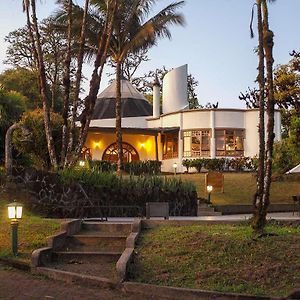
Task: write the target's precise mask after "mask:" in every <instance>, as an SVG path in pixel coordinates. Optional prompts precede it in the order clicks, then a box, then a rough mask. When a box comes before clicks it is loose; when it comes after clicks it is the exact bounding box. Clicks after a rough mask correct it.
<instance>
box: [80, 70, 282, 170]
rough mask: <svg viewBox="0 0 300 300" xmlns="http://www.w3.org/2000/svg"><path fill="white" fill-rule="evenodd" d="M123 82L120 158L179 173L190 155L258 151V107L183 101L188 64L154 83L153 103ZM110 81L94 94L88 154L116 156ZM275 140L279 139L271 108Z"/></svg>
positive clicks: (277, 121)
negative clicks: (196, 105)
mask: <svg viewBox="0 0 300 300" xmlns="http://www.w3.org/2000/svg"><path fill="white" fill-rule="evenodd" d="M121 86H122V131H123V148H124V149H123V157H124V160H125V161H138V160H160V161H162V171H164V172H173V165H174V163H176V164H177V171H178V172H183V171H184V168H183V166H182V161H183V160H184V159H194V158H202V157H205V158H220V157H226V158H232V157H243V156H249V157H253V156H255V155H257V154H258V150H259V136H258V122H259V111H258V109H193V110H189V109H188V108H187V107H188V102H187V66H186V65H185V66H182V67H179V68H177V69H174V70H172V71H170V72H169V73H168V74H167V75H166V76H165V77H164V81H163V87H162V88H163V91H162V110H163V111H162V113H161V112H160V106H161V105H160V100H161V93H160V86H159V84H158V82H155V83H154V86H153V106H152V105H150V103H149V102H148V101H147V100H146V99H145V98H144V96H143V95H141V94H139V93H138V91H137V90H136V89H135V88H134V87H133V86H132V85H131V84H130V83H129V82H128V81H126V80H122V81H121ZM114 95H115V82H114V83H112V85H111V86H109V87H108V88H107V89H106V90H104V91H103V92H102V93H101V94H100V95H99V97H98V99H97V102H96V106H95V112H94V115H93V118H92V121H91V124H90V130H89V134H88V137H87V140H86V144H85V146H86V149H88V151H89V153H90V155H91V157H92V159H96V160H110V161H116V160H117V145H116V135H115V96H114ZM274 133H275V139H276V140H280V139H281V118H280V112H279V111H275V128H274Z"/></svg>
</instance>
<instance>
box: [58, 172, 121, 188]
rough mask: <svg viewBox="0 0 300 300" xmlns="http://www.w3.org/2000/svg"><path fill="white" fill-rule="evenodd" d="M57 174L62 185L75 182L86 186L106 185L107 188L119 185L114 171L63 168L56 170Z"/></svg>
mask: <svg viewBox="0 0 300 300" xmlns="http://www.w3.org/2000/svg"><path fill="white" fill-rule="evenodd" d="M58 175H59V177H58V178H59V180H60V182H61V183H62V184H64V185H72V184H74V183H76V182H80V183H82V184H84V185H87V186H93V187H99V186H106V187H107V188H112V187H116V186H118V185H119V179H118V177H117V176H116V175H115V174H114V173H107V172H105V173H102V172H99V171H92V170H89V169H86V168H73V169H63V170H61V171H59V172H58Z"/></svg>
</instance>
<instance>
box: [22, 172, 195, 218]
mask: <svg viewBox="0 0 300 300" xmlns="http://www.w3.org/2000/svg"><path fill="white" fill-rule="evenodd" d="M25 172H26V171H25ZM26 174H27V175H25V174H24V175H20V176H25V177H26V178H30V177H32V179H30V180H31V181H30V182H32V183H28V184H27V187H28V189H29V192H30V194H32V195H36V197H37V198H34V199H33V200H32V201H33V204H32V205H33V206H34V207H35V209H37V210H38V211H43V212H45V213H46V214H47V216H56V217H82V216H89V217H93V216H98V217H99V210H96V208H97V207H98V206H135V207H139V208H141V209H142V210H145V207H146V202H169V205H170V214H171V215H196V207H197V192H196V187H195V185H194V184H193V183H191V182H185V181H182V180H181V179H180V178H177V177H162V176H121V177H120V176H117V175H116V174H115V173H107V172H104V173H102V172H99V171H95V170H94V171H92V170H89V169H87V168H74V169H64V170H61V171H59V172H58V173H47V172H42V171H35V172H30V173H26ZM30 174H31V175H30ZM41 182H43V184H41ZM79 184H80V187H79ZM50 186H51V188H50ZM48 187H49V188H48ZM48 189H49V190H51V193H50V194H49V195H48V196H49V198H48V196H47V192H46V191H47V190H48ZM41 190H43V193H42V194H43V199H42V201H39V198H38V197H39V195H40V194H41ZM66 190H69V191H70V194H68V196H67V197H66V198H64V200H63V208H59V207H57V205H58V202H57V199H63V197H64V193H65V191H66ZM83 190H84V195H87V197H86V196H83V194H82V191H83ZM53 195H55V196H53ZM93 205H95V209H94V210H93V209H91V206H92V208H93ZM68 207H79V208H80V210H78V209H77V210H76V209H75V210H74V211H73V210H68V211H67V212H66V209H67V208H68ZM85 209H86V210H85ZM114 213H115V212H114ZM144 213H145V212H144ZM115 216H117V215H115ZM129 216H130V214H129ZM135 216H136V215H135Z"/></svg>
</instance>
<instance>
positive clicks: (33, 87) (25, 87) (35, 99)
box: [0, 68, 41, 109]
mask: <svg viewBox="0 0 300 300" xmlns="http://www.w3.org/2000/svg"><path fill="white" fill-rule="evenodd" d="M0 84H1V85H2V86H3V87H4V88H5V89H6V90H8V91H16V92H18V93H20V94H21V95H23V96H25V97H26V105H27V107H28V108H29V109H35V108H37V107H40V106H41V101H40V94H39V87H38V78H37V74H36V73H35V72H33V71H31V70H28V69H25V68H16V69H8V70H6V71H4V72H3V73H2V74H0Z"/></svg>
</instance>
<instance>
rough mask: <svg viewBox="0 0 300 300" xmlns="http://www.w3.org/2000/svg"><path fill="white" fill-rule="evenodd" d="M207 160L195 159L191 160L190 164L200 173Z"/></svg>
mask: <svg viewBox="0 0 300 300" xmlns="http://www.w3.org/2000/svg"><path fill="white" fill-rule="evenodd" d="M204 163H205V160H204V159H203V158H198V159H193V160H192V161H191V162H190V166H191V167H194V168H195V169H196V170H197V172H198V173H200V172H201V169H202V167H203V166H204Z"/></svg>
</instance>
